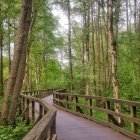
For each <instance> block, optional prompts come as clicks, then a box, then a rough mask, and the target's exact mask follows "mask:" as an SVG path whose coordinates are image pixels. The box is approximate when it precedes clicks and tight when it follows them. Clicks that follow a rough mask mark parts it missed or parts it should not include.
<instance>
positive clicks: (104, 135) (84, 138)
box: [43, 96, 132, 140]
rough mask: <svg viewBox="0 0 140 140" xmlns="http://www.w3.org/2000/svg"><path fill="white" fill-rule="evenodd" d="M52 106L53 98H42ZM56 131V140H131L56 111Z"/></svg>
mask: <svg viewBox="0 0 140 140" xmlns="http://www.w3.org/2000/svg"><path fill="white" fill-rule="evenodd" d="M43 100H45V101H46V102H48V103H49V104H51V105H52V104H53V101H52V100H53V97H52V96H49V97H46V98H43ZM56 131H57V138H58V140H132V139H131V138H128V137H126V136H124V135H123V134H121V133H119V132H116V131H114V130H112V129H111V128H108V127H105V126H102V125H100V124H98V123H95V122H92V121H90V120H86V119H84V118H80V117H78V116H75V115H73V114H70V113H68V112H65V111H62V110H59V109H57V119H56Z"/></svg>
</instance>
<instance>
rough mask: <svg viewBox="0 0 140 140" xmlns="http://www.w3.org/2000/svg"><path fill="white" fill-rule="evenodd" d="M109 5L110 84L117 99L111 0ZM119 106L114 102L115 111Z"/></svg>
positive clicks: (115, 54) (117, 110)
mask: <svg viewBox="0 0 140 140" xmlns="http://www.w3.org/2000/svg"><path fill="white" fill-rule="evenodd" d="M108 4H109V5H108V6H109V15H108V18H109V23H108V28H109V30H108V31H109V34H108V35H109V45H110V49H111V50H110V51H111V57H112V67H111V68H112V73H111V74H112V85H113V93H114V98H115V99H119V87H118V79H117V42H116V40H115V37H114V27H113V0H108ZM119 110H120V106H119V104H118V103H116V104H115V111H116V112H118V113H119ZM117 119H118V123H121V120H120V118H119V117H118V118H117Z"/></svg>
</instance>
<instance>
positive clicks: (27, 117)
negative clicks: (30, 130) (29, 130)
mask: <svg viewBox="0 0 140 140" xmlns="http://www.w3.org/2000/svg"><path fill="white" fill-rule="evenodd" d="M26 108H27V110H26V116H25V119H26V121H27V123H29V99H26Z"/></svg>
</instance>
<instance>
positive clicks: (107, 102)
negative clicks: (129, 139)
mask: <svg viewBox="0 0 140 140" xmlns="http://www.w3.org/2000/svg"><path fill="white" fill-rule="evenodd" d="M109 109H110V101H107V100H106V110H109ZM107 121H108V122H110V117H109V114H108V113H107Z"/></svg>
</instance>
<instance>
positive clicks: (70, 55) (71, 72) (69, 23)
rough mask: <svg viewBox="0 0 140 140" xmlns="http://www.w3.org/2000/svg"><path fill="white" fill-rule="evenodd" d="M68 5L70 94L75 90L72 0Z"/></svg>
mask: <svg viewBox="0 0 140 140" xmlns="http://www.w3.org/2000/svg"><path fill="white" fill-rule="evenodd" d="M67 2H68V3H67V4H68V52H69V68H70V72H69V80H70V81H69V85H70V92H72V90H73V89H74V87H73V68H72V51H71V6H70V0H68V1H67Z"/></svg>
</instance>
